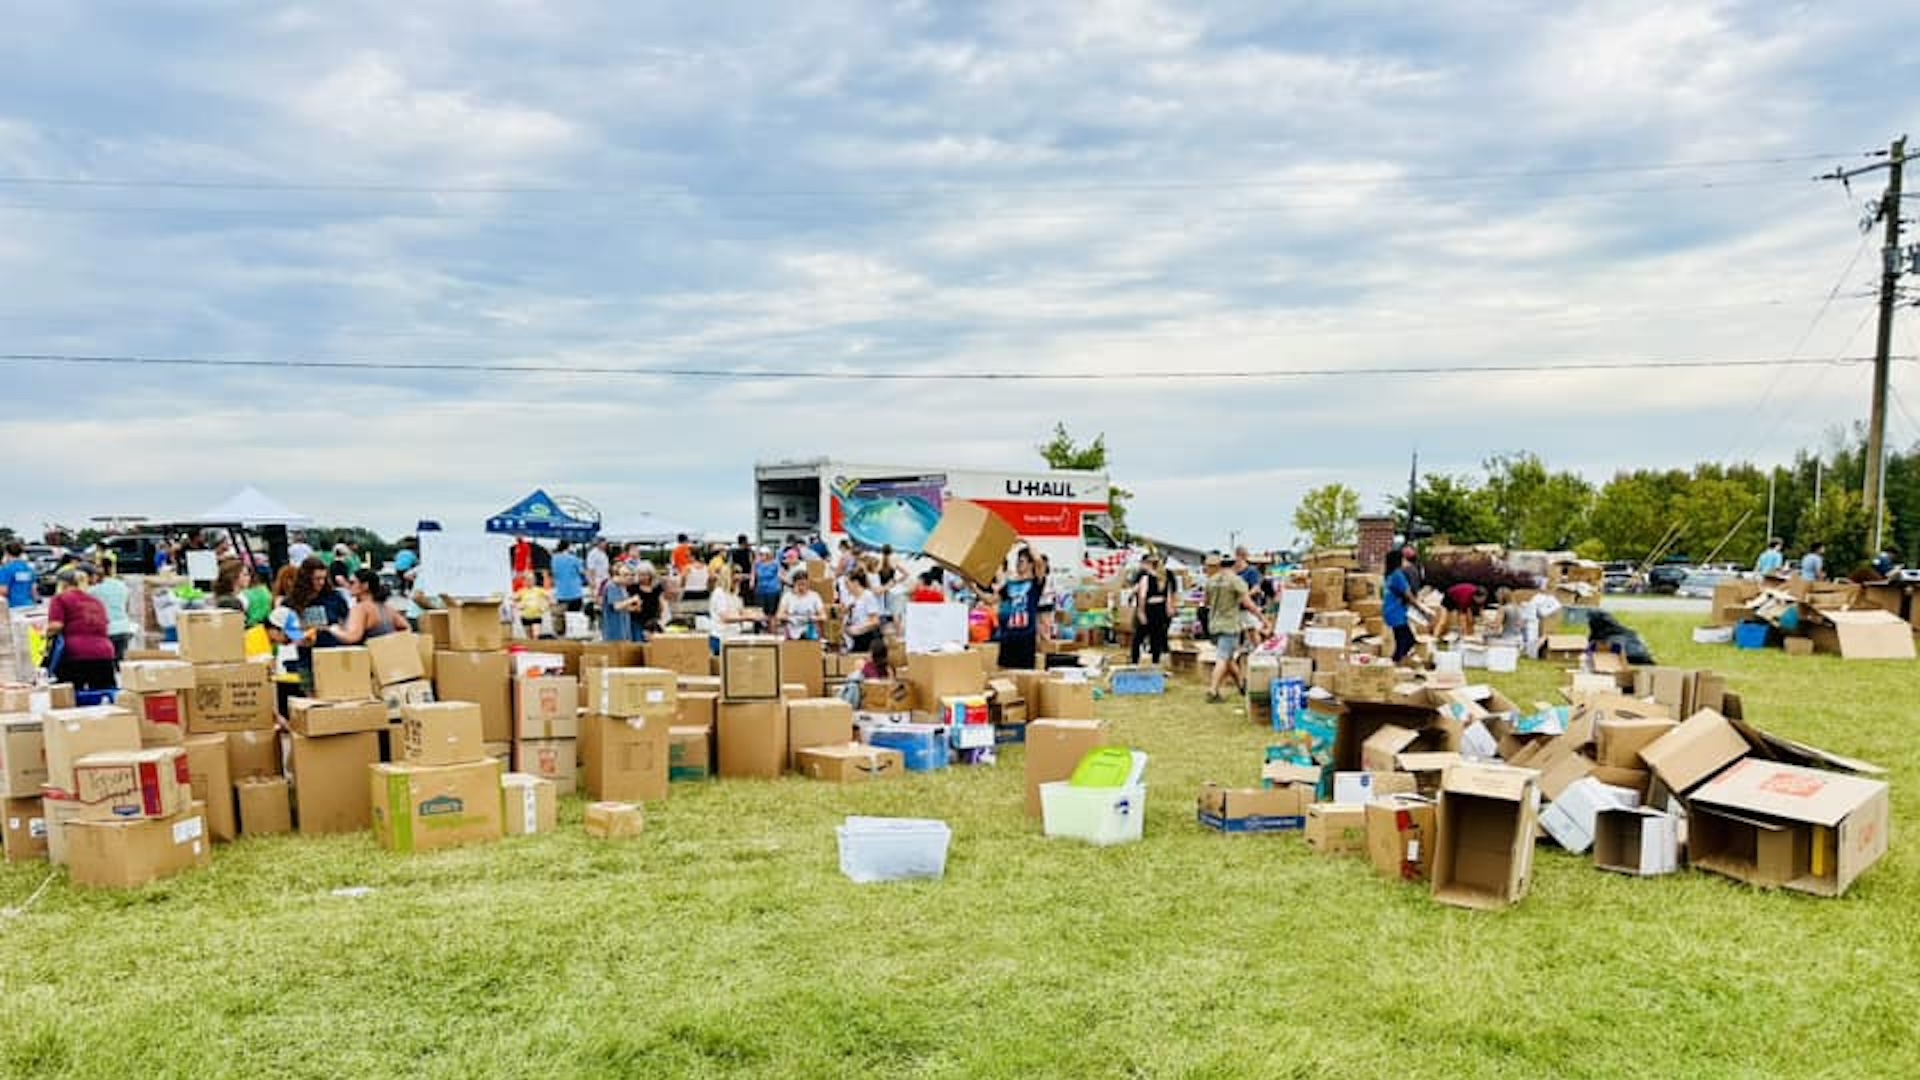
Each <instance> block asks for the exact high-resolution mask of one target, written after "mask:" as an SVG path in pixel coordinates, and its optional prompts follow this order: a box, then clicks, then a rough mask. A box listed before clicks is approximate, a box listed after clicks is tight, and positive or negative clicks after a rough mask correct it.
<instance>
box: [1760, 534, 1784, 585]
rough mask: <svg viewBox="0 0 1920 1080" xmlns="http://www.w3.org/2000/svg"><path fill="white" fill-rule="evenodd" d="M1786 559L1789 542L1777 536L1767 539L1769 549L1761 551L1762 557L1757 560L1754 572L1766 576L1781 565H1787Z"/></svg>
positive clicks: (1777, 569)
mask: <svg viewBox="0 0 1920 1080" xmlns="http://www.w3.org/2000/svg"><path fill="white" fill-rule="evenodd" d="M1786 561H1787V542H1786V541H1785V540H1782V539H1780V538H1779V537H1777V536H1776V537H1774V538H1773V539H1772V540H1769V541H1767V550H1765V551H1763V552H1761V553H1760V558H1759V559H1757V560H1755V562H1754V564H1753V572H1754V573H1756V574H1759V575H1760V576H1761V577H1766V576H1767V575H1768V574H1772V573H1775V572H1777V571H1779V569H1780V567H1781V566H1783V565H1785V563H1786Z"/></svg>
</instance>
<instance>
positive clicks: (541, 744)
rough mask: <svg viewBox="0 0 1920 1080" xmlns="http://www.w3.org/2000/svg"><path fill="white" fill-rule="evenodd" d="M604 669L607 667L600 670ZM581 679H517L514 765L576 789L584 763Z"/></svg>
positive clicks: (565, 789) (566, 790) (563, 788)
mask: <svg viewBox="0 0 1920 1080" xmlns="http://www.w3.org/2000/svg"><path fill="white" fill-rule="evenodd" d="M599 670H604V669H599ZM579 739H580V680H579V678H578V677H576V676H573V675H565V674H554V673H550V672H544V671H543V672H539V673H537V674H536V673H533V672H529V673H527V674H525V675H521V676H519V677H517V678H515V679H514V682H513V763H514V768H516V769H518V770H519V771H520V772H523V773H527V774H529V775H533V776H538V777H542V778H544V779H546V780H549V781H551V782H552V783H553V785H554V787H555V788H556V789H557V790H558V792H559V793H560V794H562V795H571V794H573V792H574V787H575V777H576V775H577V773H578V767H579V761H580V747H579Z"/></svg>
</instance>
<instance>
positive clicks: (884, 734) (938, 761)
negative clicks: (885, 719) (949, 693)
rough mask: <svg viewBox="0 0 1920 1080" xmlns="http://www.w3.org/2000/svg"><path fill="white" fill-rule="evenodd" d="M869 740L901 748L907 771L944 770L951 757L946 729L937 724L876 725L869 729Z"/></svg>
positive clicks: (876, 743) (889, 746)
mask: <svg viewBox="0 0 1920 1080" xmlns="http://www.w3.org/2000/svg"><path fill="white" fill-rule="evenodd" d="M867 743H868V745H870V746H884V747H886V748H887V749H889V750H898V751H900V754H901V756H902V757H904V758H906V760H907V771H908V772H932V771H934V770H935V769H944V768H946V767H947V763H948V761H949V760H950V758H951V754H950V752H949V751H950V747H948V745H947V729H946V728H944V727H941V726H940V725H938V724H885V725H876V726H874V727H873V728H871V729H870V730H869V731H868V732H867Z"/></svg>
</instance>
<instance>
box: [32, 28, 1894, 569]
mask: <svg viewBox="0 0 1920 1080" xmlns="http://www.w3.org/2000/svg"><path fill="white" fill-rule="evenodd" d="M1915 41H1920V6H1916V5H1902V4H1891V3H1847V2H1842V3H1823V4H1784V3H1751V4H1743V3H1711V2H1691V0H1676V2H1672V3H1660V4H1638V3H1567V4H1554V5H1545V4H1525V3H1505V2H1497V0H1496V2H1485V0H1482V2H1474V3H1456V2H1449V0H1436V2H1431V3H1426V4H1421V5H1407V4H1387V3H1377V2H1370V0H1353V2H1346V3H1339V4H1331V3H1330V4H1300V3H1285V2H1275V0H1258V2H1253V0H1249V2H1240V0H1222V2H1217V3H1208V4H1200V3H1185V4H1173V3H1156V2H1153V0H1076V2H1074V3H1071V4H1063V3H1045V2H1034V3H998V2H992V0H981V2H974V3H956V4H939V3H932V2H928V0H896V2H872V3H860V2H852V0H809V2H807V3H804V4H791V3H773V2H769V0H709V2H707V3H702V4H692V5H686V4H661V3H614V2H608V3H594V2H586V0H579V2H571V3H540V2H535V0H458V2H454V0H411V2H409V3H405V4H392V3H375V2H360V0H330V2H328V3H324V4H321V3H314V4H273V3H265V2H259V0H245V2H242V0H232V2H222V0H206V2H200V3H169V2H163V0H145V2H141V3H137V4H136V3H72V2H64V0H21V2H19V3H15V4H11V5H9V15H8V32H7V33H6V34H5V35H0V354H5V357H6V358H5V359H0V385H3V386H4V387H5V390H4V393H0V402H3V403H4V404H0V448H4V451H5V458H6V460H7V462H8V466H9V468H8V472H9V474H10V477H11V479H10V482H9V483H8V484H7V485H6V490H7V494H6V497H5V499H4V503H0V523H4V524H8V525H11V526H13V527H14V528H16V529H18V530H21V531H23V532H37V531H38V530H39V528H40V527H41V526H42V524H43V523H46V522H61V523H65V524H68V525H80V524H84V522H85V520H86V519H87V518H89V517H92V516H94V515H101V514H145V515H149V516H153V517H159V518H166V517H182V516H187V515H191V514H195V513H198V512H200V511H202V510H204V509H206V508H208V507H210V506H212V505H214V504H216V503H218V502H220V501H221V500H223V499H224V498H226V497H227V496H228V495H229V494H231V493H232V492H234V491H235V490H237V489H238V488H239V487H241V486H242V485H245V484H253V485H256V486H258V487H259V488H261V489H262V490H264V491H265V492H266V493H268V494H269V495H270V496H272V497H274V498H276V499H278V500H279V501H281V502H282V503H285V504H287V505H289V506H291V507H293V508H295V509H296V510H299V511H302V512H305V513H307V514H310V515H312V516H314V517H315V518H318V519H320V520H321V521H323V522H326V523H331V524H361V525H366V526H369V527H372V528H374V529H376V530H377V531H380V532H382V533H385V534H387V535H390V536H391V535H396V534H398V533H401V532H404V531H408V530H410V529H411V527H412V525H413V523H414V521H415V520H416V519H418V518H423V517H425V518H434V519H437V520H440V521H442V522H444V523H446V524H448V525H449V527H460V526H462V525H465V524H471V525H472V526H474V527H477V526H478V525H479V524H480V523H481V522H482V520H483V519H484V518H485V517H486V515H488V514H490V513H493V512H496V511H498V510H500V509H502V508H504V507H506V506H508V505H509V504H511V503H513V502H514V501H515V500H517V499H518V498H519V497H520V496H521V495H523V494H524V493H526V492H527V491H528V490H530V489H532V488H534V487H536V486H538V487H543V488H545V489H546V490H548V491H550V492H552V493H554V494H561V493H566V494H572V495H576V496H578V497H581V498H584V499H586V500H588V501H590V502H592V503H593V504H595V505H596V506H598V507H599V508H600V510H601V512H602V514H603V516H604V518H605V519H606V521H607V522H608V524H609V525H610V526H614V525H617V523H618V522H619V521H620V520H621V519H622V518H629V517H631V516H632V515H634V514H637V513H639V512H642V511H645V512H650V513H653V514H657V515H661V516H664V517H667V518H670V519H673V520H676V521H681V522H685V523H688V524H690V525H694V526H696V527H699V528H703V529H709V530H716V531H723V532H732V531H736V530H738V529H741V528H745V527H746V526H748V524H749V523H750V521H751V517H752V503H751V493H752V473H753V465H754V463H755V462H756V461H762V460H777V459H783V458H802V457H819V456H830V457H836V458H846V459H854V460H860V461H879V462H886V463H896V462H897V463H899V464H903V465H925V466H953V467H979V468H1005V469H1026V468H1032V467H1035V466H1036V465H1037V464H1038V462H1039V458H1038V455H1037V452H1036V447H1037V445H1038V444H1039V443H1041V442H1043V441H1045V439H1046V438H1047V436H1048V435H1049V433H1050V432H1051V430H1052V428H1053V425H1054V424H1055V423H1056V422H1064V423H1065V424H1066V425H1067V426H1068V428H1069V430H1070V431H1071V432H1072V433H1073V434H1074V435H1076V436H1079V437H1081V438H1086V439H1090V438H1092V437H1093V436H1095V435H1099V434H1103V433H1104V436H1105V438H1106V443H1107V447H1108V450H1109V454H1110V456H1111V469H1110V472H1111V474H1112V477H1113V480H1114V481H1115V482H1116V483H1118V484H1121V485H1123V486H1125V487H1127V488H1129V489H1131V490H1133V491H1134V492H1135V493H1136V498H1135V501H1134V508H1133V512H1132V523H1133V525H1134V527H1135V528H1136V529H1137V530H1139V531H1142V532H1145V533H1147V534H1150V535H1154V536H1158V537H1161V538H1164V539H1168V540H1171V541H1175V542H1177V543H1181V544H1186V545H1192V546H1196V547H1206V546H1218V545H1224V544H1225V543H1227V542H1228V541H1229V538H1230V537H1236V536H1237V538H1239V539H1240V540H1242V541H1243V542H1244V541H1252V542H1254V543H1255V544H1256V545H1261V544H1272V545H1274V546H1281V545H1284V544H1286V543H1288V542H1289V541H1290V540H1291V539H1292V538H1293V537H1294V535H1295V530H1294V529H1293V526H1292V523H1291V522H1292V514H1293V509H1294V506H1295V503H1296V502H1297V500H1298V498H1299V496H1300V495H1301V493H1303V492H1304V491H1306V490H1308V489H1310V488H1313V487H1316V486H1319V485H1321V484H1326V483H1332V482H1336V481H1337V482H1343V483H1346V484H1348V485H1350V486H1352V487H1354V488H1355V489H1357V490H1358V491H1359V492H1360V493H1361V494H1362V496H1363V500H1364V505H1365V507H1366V508H1367V509H1369V510H1371V509H1377V508H1379V507H1381V506H1382V505H1384V502H1385V500H1386V499H1387V498H1388V497H1389V496H1390V494H1391V493H1392V492H1394V491H1396V490H1399V489H1402V488H1404V485H1405V478H1406V473H1407V468H1408V463H1409V457H1410V455H1411V454H1413V453H1414V452H1416V451H1417V452H1418V454H1419V456H1420V465H1421V470H1422V471H1423V472H1426V471H1434V472H1441V473H1449V474H1456V475H1474V474H1477V473H1478V472H1479V470H1480V465H1481V462H1483V461H1484V460H1485V459H1487V458H1489V457H1491V456H1494V455H1496V454H1511V453H1515V452H1519V451H1531V452H1534V453H1537V454H1539V455H1540V456H1541V457H1542V458H1544V459H1545V460H1546V461H1547V462H1548V464H1549V465H1551V466H1553V467H1556V468H1570V469H1575V470H1578V471H1581V472H1583V473H1584V474H1586V475H1587V476H1589V477H1590V478H1592V479H1595V480H1604V479H1605V478H1606V477H1607V476H1610V475H1611V474H1612V473H1613V472H1614V471H1615V470H1619V469H1628V468H1635V467H1643V466H1645V467H1667V466H1685V465H1689V464H1691V463H1693V462H1695V461H1698V460H1702V459H1720V460H1750V461H1755V462H1757V463H1760V464H1767V463H1770V462H1782V461H1786V460H1788V459H1790V458H1791V457H1792V455H1793V452H1794V451H1795V450H1796V449H1797V448H1800V447H1817V446H1819V445H1821V444H1822V443H1823V441H1824V440H1826V439H1827V438H1828V437H1829V433H1830V432H1832V431H1834V430H1836V426H1837V425H1844V424H1848V423H1851V422H1853V421H1855V420H1856V419H1858V418H1860V417H1862V416H1864V414H1865V411H1866V406H1867V400H1868V368H1867V367H1866V366H1865V365H1861V364H1820V365H1802V366H1767V367H1761V366H1747V367H1739V366H1721V367H1709V368H1684V369H1675V368H1667V369H1650V368H1633V369H1623V370H1614V371H1595V370H1591V366H1592V365H1611V364H1618V363H1624V362H1637V361H1647V360H1662V361H1671V360H1694V361H1697V360H1710V361H1751V360H1764V359H1805V358H1814V359H1821V360H1831V359H1833V358H1836V357H1857V356H1865V355H1869V354H1870V353H1871V352H1872V349H1873V325H1872V321H1871V313H1872V306H1873V300H1872V298H1871V292H1872V290H1873V289H1874V287H1875V283H1876V276H1877V274H1878V266H1879V256H1878V252H1877V250H1875V249H1877V247H1878V245H1879V239H1878V237H1877V235H1876V236H1873V237H1865V236H1863V234H1862V231H1861V229H1860V221H1861V217H1862V214H1863V212H1864V207H1865V205H1866V203H1867V201H1868V200H1869V199H1870V198H1872V197H1875V196H1877V194H1878V192H1879V189H1880V186H1881V184H1882V182H1883V181H1882V179H1881V178H1880V175H1881V174H1875V175H1873V176H1868V177H1864V178H1862V179H1861V180H1860V181H1859V182H1856V183H1855V184H1854V185H1853V186H1852V188H1851V190H1850V191H1849V190H1848V189H1846V188H1844V187H1843V186H1842V185H1840V184H1837V183H1822V182H1815V181H1814V180H1813V179H1812V178H1813V177H1814V176H1815V175H1817V174H1819V173H1822V172H1826V171H1828V170H1830V169H1833V168H1835V167H1846V168H1851V167H1855V166H1860V165H1866V164H1871V163H1872V160H1873V159H1871V158H1868V157H1866V156H1865V154H1866V153H1867V152H1869V151H1872V150H1874V149H1875V148H1878V149H1880V150H1882V151H1884V149H1885V147H1886V145H1887V143H1888V141H1889V140H1890V139H1891V138H1892V137H1893V136H1895V135H1897V134H1899V133H1901V132H1903V131H1905V130H1907V129H1908V128H1910V127H1911V128H1913V129H1915V131H1916V134H1920V79H1916V78H1914V77H1913V76H1914V72H1915V71H1916V65H1915V62H1914V57H1913V56H1911V55H1905V56H1903V55H1901V54H1900V49H1901V48H1902V46H1900V45H1899V44H1898V43H1901V42H1905V43H1907V44H1908V45H1909V46H1910V45H1911V43H1912V42H1915ZM1890 43H1893V47H1892V48H1891V49H1890V47H1889V46H1890ZM1912 186H1915V187H1920V175H1916V176H1915V178H1914V184H1913V185H1912ZM1916 317H1920V313H1917V312H1913V311H1911V310H1910V309H1909V310H1908V311H1906V312H1904V313H1903V319H1904V322H1903V324H1902V325H1901V326H1899V327H1897V328H1896V335H1895V339H1894V345H1895V349H1894V351H1895V352H1896V353H1903V354H1912V353H1920V342H1917V341H1916V333H1915V328H1914V326H1913V323H1914V322H1915V321H1916ZM47 356H53V357H118V358H133V359H136V360H139V361H141V362H138V363H84V362H77V361H74V360H71V359H63V360H29V359H22V357H47ZM159 359H189V360H194V361H197V363H194V364H160V363H154V362H152V361H154V360H159ZM290 362H293V363H295V364H298V365H304V366H289V363H290ZM315 364H319V365H336V364H337V365H348V366H311V365H315ZM220 365H227V366H224V367H223V366H220ZM1567 365H1582V367H1581V369H1579V370H1562V371H1557V372H1556V371H1555V370H1553V369H1554V368H1555V367H1565V366H1567ZM1487 366H1497V367H1504V368H1512V369H1517V370H1507V371H1499V372H1492V371H1482V372H1478V373H1474V372H1466V373H1460V372H1457V371H1456V372H1454V373H1441V374H1435V373H1427V374H1417V373H1416V374H1395V375H1386V374H1369V373H1367V371H1368V369H1380V368H1397V369H1404V368H1429V369H1433V368H1438V369H1448V368H1452V369H1459V368H1463V367H1487ZM433 368H440V369H441V370H432V369H433ZM488 369H493V370H488ZM502 369H511V370H502ZM1222 372H1236V373H1244V374H1252V375H1255V376H1257V377H1254V378H1235V379H1222V378H1210V377H1207V373H1222ZM1289 372H1295V373H1299V372H1307V373H1311V374H1288V373H1289ZM1917 372H1920V364H1915V363H1904V362H1903V363H1900V364H1896V365H1895V368H1894V388H1895V394H1896V408H1895V410H1894V411H1893V414H1892V421H1891V437H1892V438H1893V440H1894V441H1895V442H1896V443H1898V444H1900V445H1906V444H1908V443H1911V442H1913V441H1915V440H1916V439H1920V423H1916V420H1915V416H1916V415H1917V414H1920V374H1917ZM1016 373H1017V374H1020V375H1022V376H1035V375H1047V376H1074V378H1071V379H1034V378H1030V377H1027V378H1020V379H979V378H971V379H966V380H942V379H931V378H925V377H924V376H929V375H952V374H967V375H972V376H978V375H983V374H1016ZM822 374H832V375H836V376H851V377H848V378H833V379H822V378H815V377H811V376H818V375H822ZM875 375H886V376H902V375H905V376H913V377H911V378H897V377H890V378H884V379H877V378H873V377H872V376H875Z"/></svg>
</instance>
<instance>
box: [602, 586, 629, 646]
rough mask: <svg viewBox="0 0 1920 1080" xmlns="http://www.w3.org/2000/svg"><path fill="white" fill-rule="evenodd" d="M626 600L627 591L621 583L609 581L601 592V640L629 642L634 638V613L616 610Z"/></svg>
mask: <svg viewBox="0 0 1920 1080" xmlns="http://www.w3.org/2000/svg"><path fill="white" fill-rule="evenodd" d="M626 599H627V590H626V589H624V588H622V587H621V586H620V583H619V582H615V581H609V582H607V587H606V588H605V589H602V590H601V591H600V640H602V641H627V640H629V639H631V638H632V637H633V612H631V611H617V610H615V609H614V605H615V604H618V603H622V602H624V601H625V600H626Z"/></svg>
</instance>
